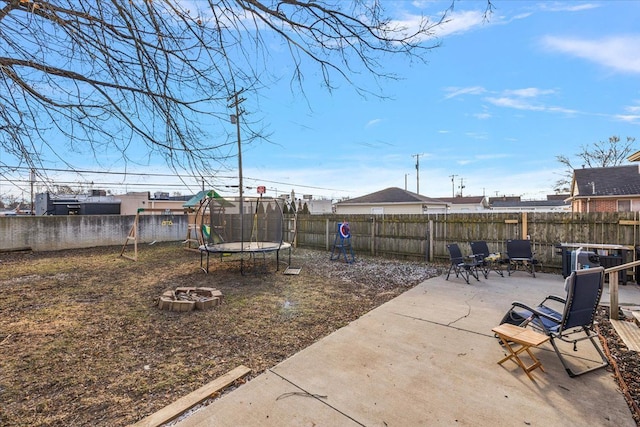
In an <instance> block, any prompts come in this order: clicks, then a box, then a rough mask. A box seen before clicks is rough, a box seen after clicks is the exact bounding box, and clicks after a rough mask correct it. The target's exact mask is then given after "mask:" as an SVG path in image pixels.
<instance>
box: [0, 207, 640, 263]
mask: <svg viewBox="0 0 640 427" xmlns="http://www.w3.org/2000/svg"><path fill="white" fill-rule="evenodd" d="M638 217H639V214H638V212H612V213H537V212H536V213H532V212H528V213H525V212H523V213H468V214H425V215H340V216H338V215H299V216H297V217H294V216H290V215H287V216H286V221H285V225H284V234H285V235H284V239H285V241H287V242H291V243H293V244H294V245H296V246H300V247H308V248H315V249H322V250H331V248H332V245H333V243H334V239H335V237H336V233H337V231H338V228H337V227H338V223H340V222H349V224H350V229H351V241H350V243H351V246H352V248H353V250H354V251H355V253H356V257H357V256H358V254H367V255H374V256H383V257H397V258H407V259H415V260H425V261H430V262H448V259H449V256H448V253H447V249H446V245H447V244H448V243H458V244H459V245H460V248H461V249H462V251H463V252H464V253H466V254H468V253H470V252H471V250H470V247H469V244H468V243H469V242H471V241H474V240H484V241H486V242H487V244H488V246H489V249H490V250H491V251H493V252H504V250H505V242H506V241H507V240H508V239H522V238H527V237H529V238H530V239H531V242H532V244H533V249H534V251H535V253H536V258H537V259H538V260H539V261H540V262H541V264H542V266H543V268H544V269H545V270H546V271H558V270H559V269H560V268H561V266H562V256H560V255H558V253H557V252H558V249H557V247H556V245H557V244H559V243H591V244H616V245H624V246H630V247H632V248H633V247H636V246H637V245H640V226H639V223H640V221H639V218H638ZM134 220H135V218H134V217H133V216H120V215H71V216H29V217H0V251H2V250H16V249H20V248H25V247H29V248H32V249H33V250H37V251H38V250H62V249H69V248H84V247H91V246H107V245H121V244H122V242H123V241H124V239H125V238H126V236H127V233H129V232H130V229H131V226H132V224H133V223H134ZM139 220H140V229H139V230H138V231H139V234H138V236H137V237H138V238H139V241H140V242H152V241H159V242H160V241H182V240H184V238H185V235H186V234H187V232H188V227H189V220H188V218H187V216H186V215H171V221H169V222H170V223H171V225H164V224H166V223H167V222H168V221H166V218H165V217H164V216H162V215H157V216H156V215H148V216H140V218H139ZM227 220H228V221H229V224H237V223H239V221H240V220H239V216H238V215H236V216H235V218H233V215H231V216H230V217H229V218H228V219H227ZM246 221H251V220H250V219H246ZM249 224H250V223H249ZM247 229H248V230H250V229H251V227H247ZM631 252H635V251H631ZM634 259H635V257H634Z"/></svg>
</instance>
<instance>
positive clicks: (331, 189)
mask: <svg viewBox="0 0 640 427" xmlns="http://www.w3.org/2000/svg"><path fill="white" fill-rule="evenodd" d="M5 167H6V168H7V169H11V170H24V171H30V170H31V168H29V167H26V166H5ZM38 170H41V171H44V172H64V173H77V174H83V173H84V174H96V175H123V176H141V177H159V178H180V179H186V178H191V179H195V180H198V181H199V180H200V179H202V175H188V174H187V175H180V174H161V173H147V172H144V173H143V172H108V171H92V170H81V169H57V168H38ZM213 178H215V179H221V180H222V179H236V178H237V176H235V175H217V176H213ZM244 179H247V180H251V181H256V182H266V183H269V184H280V185H289V186H292V187H299V188H309V189H313V190H324V191H337V192H342V193H348V192H350V191H351V190H341V189H336V188H327V187H318V186H314V185H303V184H293V183H290V182H282V181H273V180H268V179H262V178H252V177H248V176H245V177H244ZM11 182H17V181H16V180H11ZM27 182H28V181H27ZM72 184H76V183H72ZM105 185H106V184H105ZM123 185H127V184H124V183H123ZM129 185H133V184H129ZM176 185H177V184H176ZM198 185H199V184H198Z"/></svg>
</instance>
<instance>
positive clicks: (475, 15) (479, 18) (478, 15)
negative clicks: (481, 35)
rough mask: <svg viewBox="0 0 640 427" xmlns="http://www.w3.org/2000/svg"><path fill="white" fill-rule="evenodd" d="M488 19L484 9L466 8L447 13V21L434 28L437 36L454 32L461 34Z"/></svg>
mask: <svg viewBox="0 0 640 427" xmlns="http://www.w3.org/2000/svg"><path fill="white" fill-rule="evenodd" d="M486 22H487V21H486V20H485V15H484V11H480V10H465V11H462V12H455V11H454V12H451V13H449V14H447V17H446V19H445V21H443V22H442V23H441V24H440V25H439V26H438V27H436V28H435V29H434V32H435V35H436V36H437V37H446V36H449V35H452V34H460V33H466V32H468V31H471V30H473V29H475V28H477V27H479V26H481V25H483V24H484V23H486Z"/></svg>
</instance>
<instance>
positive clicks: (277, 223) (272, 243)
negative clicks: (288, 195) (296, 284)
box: [198, 197, 295, 274]
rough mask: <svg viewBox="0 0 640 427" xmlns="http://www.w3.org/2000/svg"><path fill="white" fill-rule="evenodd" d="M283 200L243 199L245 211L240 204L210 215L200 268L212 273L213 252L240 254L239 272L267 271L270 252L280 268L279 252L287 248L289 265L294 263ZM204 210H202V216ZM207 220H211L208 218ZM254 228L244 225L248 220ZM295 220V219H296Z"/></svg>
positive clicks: (277, 267)
mask: <svg viewBox="0 0 640 427" xmlns="http://www.w3.org/2000/svg"><path fill="white" fill-rule="evenodd" d="M285 203H286V201H285V200H283V199H272V198H266V197H264V198H263V197H259V198H254V199H246V198H245V200H244V208H243V210H244V213H243V214H242V215H240V212H239V209H240V208H239V206H235V205H234V206H232V207H227V209H226V210H225V211H223V212H219V213H218V214H217V215H207V218H206V220H203V221H202V222H201V223H203V224H205V223H206V222H209V223H208V224H207V226H206V227H207V229H208V230H209V233H208V236H207V239H206V241H204V243H203V244H202V245H200V246H199V248H198V249H199V251H200V268H201V269H202V270H203V271H204V272H205V273H208V272H209V268H210V257H211V255H214V256H219V258H220V261H223V259H225V258H224V257H225V255H226V256H235V257H234V259H235V260H237V258H238V257H239V262H240V271H241V273H242V274H245V273H246V272H247V271H249V270H252V271H254V272H255V273H260V272H263V273H266V272H268V270H269V269H268V262H267V255H268V254H274V255H275V259H276V267H275V270H276V271H278V270H279V269H280V262H281V260H280V251H282V250H285V251H288V252H289V253H288V260H287V261H286V262H287V267H288V266H289V265H290V264H291V247H292V245H291V243H289V242H287V241H285V239H284V237H285V236H284V235H285V227H284V222H285V220H284V214H283V206H284V204H285ZM204 214H205V212H204V211H203V215H204ZM207 220H208V221H207ZM249 221H250V223H251V227H245V225H248V223H249ZM294 223H295V221H294Z"/></svg>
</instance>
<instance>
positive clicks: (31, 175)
mask: <svg viewBox="0 0 640 427" xmlns="http://www.w3.org/2000/svg"><path fill="white" fill-rule="evenodd" d="M35 182H36V170H35V169H31V171H30V173H29V183H30V185H31V213H30V215H35V212H34V210H33V209H34V202H33V184H34V183H35Z"/></svg>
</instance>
